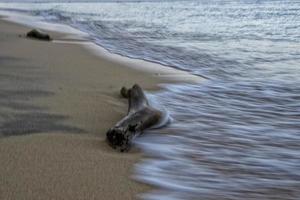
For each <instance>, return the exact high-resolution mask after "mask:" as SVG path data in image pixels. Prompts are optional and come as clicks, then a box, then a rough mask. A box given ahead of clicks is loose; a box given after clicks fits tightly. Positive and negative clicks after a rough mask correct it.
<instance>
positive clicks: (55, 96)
mask: <svg viewBox="0 0 300 200" xmlns="http://www.w3.org/2000/svg"><path fill="white" fill-rule="evenodd" d="M28 30H30V28H29V27H26V26H23V25H19V24H16V23H12V22H8V21H5V20H2V19H1V20H0V113H1V115H0V136H2V137H1V138H0V163H1V164H0V199H1V200H2V199H7V200H8V199H28V200H29V199H30V200H33V199H43V200H47V199H72V200H75V199H105V200H107V199H123V200H125V199H135V198H136V197H137V194H139V193H143V192H145V191H147V190H149V189H150V187H149V186H147V185H144V184H141V183H137V182H135V181H134V180H131V179H130V176H131V174H132V171H133V165H134V163H136V162H137V161H138V160H139V159H140V158H141V156H142V155H141V153H140V152H139V151H138V150H137V149H135V148H133V149H132V150H131V152H130V153H119V152H115V151H114V150H112V149H111V148H110V147H109V146H108V145H107V144H106V143H105V133H106V130H107V129H108V128H109V127H111V126H112V125H113V124H115V123H116V122H117V121H118V120H119V119H120V118H121V117H122V116H123V115H125V113H126V110H127V102H126V100H123V99H121V98H120V97H119V89H120V88H121V87H122V86H124V85H125V86H131V85H132V84H134V83H139V84H140V85H141V86H142V87H143V88H145V89H147V90H153V89H157V84H158V83H163V82H169V81H170V80H168V79H165V78H164V79H162V78H161V77H158V76H157V74H160V73H159V72H157V71H153V72H150V71H149V70H148V71H147V72H145V71H141V70H136V69H133V68H128V66H124V65H122V62H114V60H113V59H111V58H108V57H107V56H102V57H101V56H96V55H95V54H93V53H91V52H90V51H88V50H87V49H86V47H84V45H78V44H73V43H58V42H43V41H38V40H31V39H27V38H26V37H24V34H25V33H26V32H27V31H28ZM52 35H53V36H54V39H56V40H64V38H66V35H65V34H62V33H54V32H52ZM69 41H71V42H72V39H69ZM165 75H167V74H165Z"/></svg>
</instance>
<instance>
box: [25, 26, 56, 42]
mask: <svg viewBox="0 0 300 200" xmlns="http://www.w3.org/2000/svg"><path fill="white" fill-rule="evenodd" d="M26 36H27V37H29V38H34V39H38V40H45V41H50V40H52V39H51V37H50V35H49V34H47V33H44V32H42V31H40V30H37V29H33V30H31V31H29V32H28V33H27V35H26Z"/></svg>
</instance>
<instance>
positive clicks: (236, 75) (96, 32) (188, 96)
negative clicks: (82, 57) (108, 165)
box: [0, 0, 300, 200]
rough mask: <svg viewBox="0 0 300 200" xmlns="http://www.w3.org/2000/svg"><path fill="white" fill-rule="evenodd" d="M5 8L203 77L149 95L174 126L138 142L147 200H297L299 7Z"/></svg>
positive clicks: (283, 1)
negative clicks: (142, 154)
mask: <svg viewBox="0 0 300 200" xmlns="http://www.w3.org/2000/svg"><path fill="white" fill-rule="evenodd" d="M2 2H3V0H2ZM9 2H10V3H0V8H1V9H3V10H12V11H18V12H25V13H27V14H31V15H34V16H39V17H42V18H43V19H44V20H46V21H50V22H57V23H63V24H68V25H71V26H73V27H76V28H78V29H80V30H82V31H85V32H88V33H89V34H90V38H91V39H92V40H93V41H94V42H95V43H97V44H99V45H101V46H103V47H104V48H106V49H108V50H109V51H111V52H113V53H117V54H121V55H125V56H128V57H132V58H139V59H144V60H149V61H152V62H158V63H161V64H163V65H168V66H171V67H174V68H179V69H182V70H186V71H189V72H190V73H193V74H195V75H198V76H202V77H205V78H206V80H205V81H203V82H202V83H199V84H196V85H190V84H181V85H165V86H164V87H165V90H164V91H163V92H160V93H156V94H153V95H151V98H152V99H153V100H155V101H156V102H159V103H160V104H162V105H163V106H164V107H165V108H166V109H167V110H168V111H169V113H170V115H171V117H172V123H170V124H168V125H167V126H166V127H164V128H161V129H157V130H151V131H147V133H145V134H144V136H143V137H140V138H138V139H137V141H136V145H139V146H140V147H141V148H142V149H143V150H144V151H145V152H146V154H147V155H148V156H147V159H146V160H144V161H143V162H141V163H139V164H137V166H136V173H135V175H134V177H135V178H136V179H138V180H140V181H143V182H146V183H149V184H152V185H154V186H155V188H157V190H155V191H154V192H151V193H148V194H144V195H143V197H144V198H145V199H157V200H161V199H168V200H169V199H172V200H175V199H176V200H177V199H178V200H179V199H180V200H184V199H187V200H202V199H205V200H209V199H211V200H215V199H218V200H223V199H224V200H225V199H231V200H235V199H236V200H238V199H239V200H240V199H243V200H249V199H264V200H267V199H270V200H275V199H293V200H298V199H299V198H300V1H296V0H278V1H275V0H198V1H196V0H191V1H170V0H169V1H118V2H112V1H85V2H80V3H79V2H77V1H71V0H70V1H59V3H57V2H55V1H41V0H40V1H35V2H34V3H20V2H24V1H19V2H17V3H11V1H9ZM26 2H30V1H26Z"/></svg>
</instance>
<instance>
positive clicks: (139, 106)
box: [106, 84, 163, 151]
mask: <svg viewBox="0 0 300 200" xmlns="http://www.w3.org/2000/svg"><path fill="white" fill-rule="evenodd" d="M121 95H122V96H123V97H124V98H128V103H129V106H128V113H127V115H126V116H125V117H124V118H123V119H121V120H120V121H119V122H118V123H117V124H116V125H115V126H113V127H112V128H110V129H109V130H108V131H107V133H106V136H107V141H108V142H109V144H110V145H111V146H112V147H113V148H120V151H125V150H128V149H129V147H130V143H131V140H132V139H133V138H134V137H136V136H138V135H139V134H141V133H142V132H143V130H145V129H147V128H150V127H152V126H154V125H156V124H158V123H159V122H160V120H161V118H162V116H163V113H162V112H161V111H159V110H157V109H155V108H153V107H151V106H150V105H149V102H148V100H147V98H146V96H145V94H144V92H143V90H142V88H141V87H140V86H139V85H137V84H135V85H134V86H133V87H132V88H131V89H127V88H125V87H123V88H122V89H121Z"/></svg>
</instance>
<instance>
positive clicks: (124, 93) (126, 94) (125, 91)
mask: <svg viewBox="0 0 300 200" xmlns="http://www.w3.org/2000/svg"><path fill="white" fill-rule="evenodd" d="M129 92H130V89H127V88H126V87H122V88H121V90H120V94H121V96H122V97H124V98H126V99H127V98H129Z"/></svg>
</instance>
